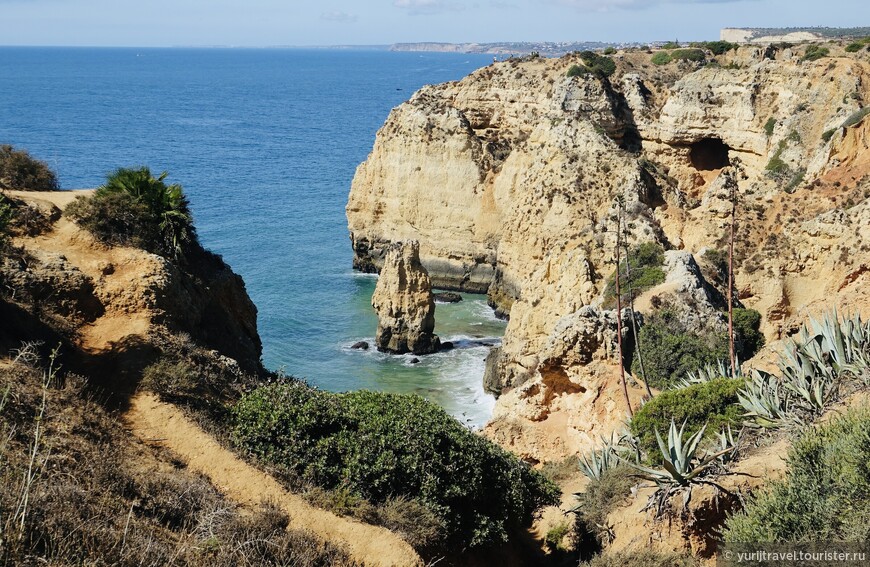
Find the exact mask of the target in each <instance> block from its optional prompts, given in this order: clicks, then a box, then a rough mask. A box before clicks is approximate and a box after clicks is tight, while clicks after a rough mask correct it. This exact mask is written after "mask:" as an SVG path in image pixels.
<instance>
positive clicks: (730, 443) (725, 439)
mask: <svg viewBox="0 0 870 567" xmlns="http://www.w3.org/2000/svg"><path fill="white" fill-rule="evenodd" d="M743 432H744V429H742V428H741V429H740V431H739V432H738V433H737V437H736V438H735V437H734V433H733V432H732V431H731V426H730V425H726V426H725V429H723V430H722V431H720V432H719V433H717V434H716V441H717V447H718V450H717V453H719V461H720V462H722V463H723V464H724V463H730V462H732V461H735V460H737V456H738V454H739V451H740V444H741V441H742V440H743Z"/></svg>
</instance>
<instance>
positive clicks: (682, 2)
mask: <svg viewBox="0 0 870 567" xmlns="http://www.w3.org/2000/svg"><path fill="white" fill-rule="evenodd" d="M862 13H866V5H865V3H864V1H863V0H831V1H830V2H825V3H806V4H804V3H796V2H793V1H791V0H476V1H475V0H376V1H370V2H353V1H351V0H326V1H325V2H323V3H321V4H319V5H316V6H315V5H310V4H302V3H299V2H291V3H287V2H280V1H279V0H249V1H248V2H239V1H237V0H213V1H205V0H153V1H151V2H148V3H143V2H131V1H130V0H114V1H113V0H0V22H2V24H3V28H4V31H3V35H2V37H0V45H3V46H10V47H11V46H34V47H36V46H40V47H54V46H58V47H60V46H63V47H303V48H304V47H328V46H383V45H390V44H393V43H423V42H439V43H495V42H573V41H600V42H610V43H619V42H635V41H636V42H650V41H664V40H673V39H679V40H685V41H692V40H710V39H718V38H719V30H720V29H721V28H725V27H799V26H827V27H853V26H856V25H862V24H865V22H856V21H855V20H856V17H859V16H860V14H862Z"/></svg>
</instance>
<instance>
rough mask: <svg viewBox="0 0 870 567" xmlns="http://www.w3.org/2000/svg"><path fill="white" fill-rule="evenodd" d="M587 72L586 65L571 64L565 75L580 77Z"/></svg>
mask: <svg viewBox="0 0 870 567" xmlns="http://www.w3.org/2000/svg"><path fill="white" fill-rule="evenodd" d="M588 72H589V71H587V70H586V67H583V66H582V65H571V67H570V68H569V69H568V73H567V74H566V75H567V76H568V77H582V76H583V75H585V74H587V73H588Z"/></svg>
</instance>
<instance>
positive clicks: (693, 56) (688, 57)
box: [671, 47, 707, 61]
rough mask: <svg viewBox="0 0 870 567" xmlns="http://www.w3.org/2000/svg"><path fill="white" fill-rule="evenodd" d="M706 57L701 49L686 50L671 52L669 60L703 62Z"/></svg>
mask: <svg viewBox="0 0 870 567" xmlns="http://www.w3.org/2000/svg"><path fill="white" fill-rule="evenodd" d="M706 58H707V56H706V55H705V54H704V50H703V49H696V48H691V47H690V48H686V49H675V50H673V51H671V59H673V60H674V61H703V60H704V59H706Z"/></svg>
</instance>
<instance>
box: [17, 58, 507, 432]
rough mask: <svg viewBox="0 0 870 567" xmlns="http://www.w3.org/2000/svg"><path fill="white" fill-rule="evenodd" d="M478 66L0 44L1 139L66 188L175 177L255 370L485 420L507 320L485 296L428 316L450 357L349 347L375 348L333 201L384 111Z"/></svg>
mask: <svg viewBox="0 0 870 567" xmlns="http://www.w3.org/2000/svg"><path fill="white" fill-rule="evenodd" d="M488 62H489V57H488V56H485V55H465V54H435V53H432V54H429V53H427V54H420V53H391V52H386V51H356V50H347V51H344V50H292V49H84V48H63V49H61V48H0V85H2V88H0V143H8V144H13V145H15V146H19V147H23V148H26V149H28V150H29V151H30V152H31V153H32V154H34V155H35V156H37V157H39V158H40V159H43V160H45V161H47V162H48V163H49V164H50V165H51V166H52V167H54V168H55V170H56V171H57V172H58V174H59V176H60V181H61V185H62V186H63V187H64V188H67V189H72V188H82V187H95V186H97V185H99V184H100V183H101V182H102V180H103V178H104V176H105V174H106V173H108V172H109V171H111V170H112V169H114V168H117V167H120V166H135V165H148V166H150V167H151V168H152V170H153V171H155V172H159V171H163V170H166V171H169V172H170V176H169V180H170V181H172V182H177V183H181V184H182V185H183V186H184V188H185V190H186V192H187V194H188V196H189V197H190V200H191V204H192V208H193V212H194V216H195V219H196V224H197V227H198V229H199V233H200V237H201V239H202V241H203V243H204V244H205V246H206V247H208V248H210V249H212V250H214V251H215V252H218V253H220V254H222V255H223V256H224V258H225V259H226V260H227V261H228V262H229V263H230V265H232V267H233V268H234V269H235V270H236V271H237V272H238V273H240V274H241V275H242V276H243V277H244V279H245V282H246V283H247V286H248V291H249V293H250V295H251V297H252V299H253V300H254V302H255V303H256V304H257V306H258V308H259V312H260V314H259V327H260V334H261V336H262V338H263V344H264V354H263V359H264V362H265V364H266V365H267V366H268V367H270V368H273V369H277V368H280V367H283V368H284V369H285V370H286V372H287V373H288V374H293V375H295V376H299V377H304V378H306V379H308V381H309V382H311V383H312V384H315V385H318V386H320V387H322V388H324V389H329V390H333V391H342V390H350V389H358V388H367V389H375V390H386V391H397V392H416V393H420V394H422V395H424V396H426V397H428V398H429V399H432V400H433V401H435V402H437V403H440V404H441V405H443V406H444V407H445V408H446V409H447V410H448V411H450V412H451V413H453V414H454V415H456V416H457V417H459V418H460V419H462V420H464V421H466V422H468V423H470V424H472V425H480V424H481V423H483V422H484V421H485V420H486V419H487V417H488V416H489V414H490V412H491V408H492V404H493V401H492V399H491V398H490V397H489V396H487V395H486V394H484V393H483V391H482V388H481V377H482V375H483V358H484V357H485V356H486V353H487V347H485V346H475V343H474V342H473V339H475V338H482V339H485V340H486V341H488V342H495V341H497V340H498V337H500V336H501V334H502V332H503V329H504V325H503V324H502V323H500V322H498V321H496V320H495V319H494V318H493V317H492V314H491V312H490V310H489V309H488V308H487V307H486V304H485V302H484V301H483V299H482V298H480V297H474V296H470V297H469V296H466V301H464V302H462V303H459V304H455V305H439V306H438V307H437V308H436V332H438V333H439V335H440V336H441V337H442V340H457V341H458V344H459V345H460V347H461V348H458V349H456V350H454V351H449V352H445V353H440V354H437V355H433V356H430V357H423V358H422V362H421V363H419V364H413V365H412V364H410V358H411V357H389V356H386V355H383V354H380V353H377V352H374V351H368V352H360V351H351V350H350V349H349V348H348V347H349V345H351V344H353V342H355V341H357V340H360V339H365V338H368V339H371V337H372V336H373V335H374V331H375V327H376V319H375V317H374V314H373V312H372V310H371V307H370V305H369V300H370V297H371V292H372V290H373V289H374V284H375V280H374V278H373V277H371V276H364V275H360V274H354V273H353V272H352V270H351V250H350V244H349V241H348V234H347V225H346V220H345V216H344V206H345V203H346V200H347V193H348V191H349V188H350V182H351V179H352V178H353V174H354V171H355V169H356V166H357V165H358V164H359V163H360V162H361V161H363V160H364V159H365V158H366V156H367V154H368V152H369V151H370V150H371V147H372V144H373V142H374V136H375V133H376V131H377V129H378V128H379V127H380V126H381V124H383V122H384V120H385V119H386V117H387V114H388V113H389V111H390V109H391V108H393V107H395V106H396V105H398V104H400V103H401V102H402V101H404V100H406V99H407V98H408V97H409V96H410V95H411V94H412V93H413V92H414V91H415V90H416V89H418V88H419V87H421V86H422V85H424V84H427V83H438V82H443V81H448V80H456V79H459V78H461V77H463V76H464V75H466V74H468V73H469V72H471V71H473V70H474V69H476V68H479V67H481V66H483V65H485V64H487V63H488Z"/></svg>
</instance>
